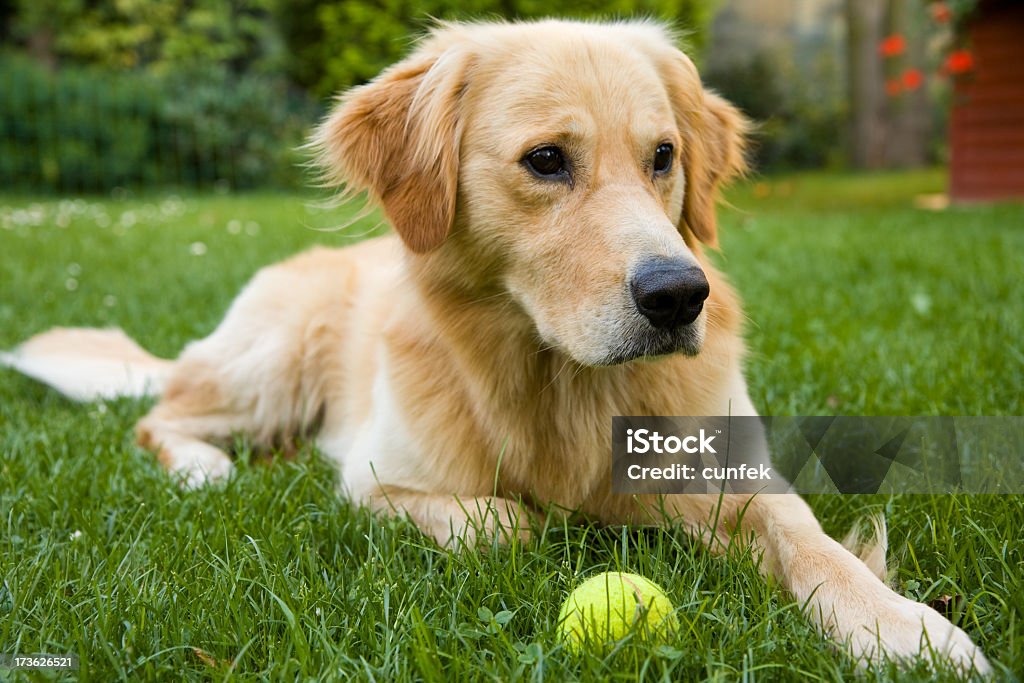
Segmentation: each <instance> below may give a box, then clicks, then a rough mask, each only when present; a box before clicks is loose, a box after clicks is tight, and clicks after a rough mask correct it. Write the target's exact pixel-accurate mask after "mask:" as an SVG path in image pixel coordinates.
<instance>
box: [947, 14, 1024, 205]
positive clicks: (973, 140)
mask: <svg viewBox="0 0 1024 683" xmlns="http://www.w3.org/2000/svg"><path fill="white" fill-rule="evenodd" d="M969 37H970V43H969V46H970V49H971V51H972V52H973V54H974V70H973V71H972V72H971V73H969V74H967V75H965V76H961V77H959V78H958V79H957V83H956V87H955V90H954V100H953V112H952V120H951V125H950V153H951V168H950V194H951V195H952V197H953V199H956V200H962V201H963V200H966V201H971V200H986V199H1006V198H1012V197H1018V198H1024V3H1020V2H983V3H982V5H981V8H980V9H979V11H978V15H977V17H976V18H975V19H974V20H973V21H972V23H971V25H970V29H969Z"/></svg>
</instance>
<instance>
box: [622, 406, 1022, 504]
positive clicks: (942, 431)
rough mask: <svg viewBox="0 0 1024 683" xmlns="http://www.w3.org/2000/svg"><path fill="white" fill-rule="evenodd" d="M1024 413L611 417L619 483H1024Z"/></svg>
mask: <svg viewBox="0 0 1024 683" xmlns="http://www.w3.org/2000/svg"><path fill="white" fill-rule="evenodd" d="M1022 455H1024V418H1022V417H934V416H926V417H905V416H897V417H881V416H870V417H867V416H839V417H832V416H829V417H820V416H809V417H721V416H718V417H678V416H677V417H616V418H613V420H612V490H613V491H614V492H615V493H622V494H639V493H661V494H671V493H694V494H698V493H699V494H707V493H718V492H723V491H724V492H726V493H754V492H760V493H957V492H959V493H1013V494H1020V493H1024V457H1022Z"/></svg>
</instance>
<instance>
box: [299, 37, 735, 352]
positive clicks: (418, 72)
mask: <svg viewBox="0 0 1024 683" xmlns="http://www.w3.org/2000/svg"><path fill="white" fill-rule="evenodd" d="M745 127H746V124H745V121H744V119H743V118H742V117H741V116H740V114H739V113H738V112H737V111H736V110H735V109H734V108H733V107H732V106H730V105H729V104H728V103H726V102H725V101H724V100H722V99H721V98H719V97H718V96H716V95H715V94H713V93H710V92H708V91H706V90H704V88H703V87H702V86H701V81H700V78H699V76H698V74H697V70H696V68H695V67H694V65H693V63H692V62H691V61H690V60H689V59H688V58H687V57H686V56H685V55H684V54H683V53H682V52H680V51H679V50H677V49H676V48H675V47H674V46H673V41H672V40H671V37H670V36H669V35H668V33H667V32H666V31H665V30H664V29H663V28H662V27H660V26H658V25H655V24H651V23H646V22H642V23H618V24H587V23H571V22H560V21H544V22H538V23H517V24H468V25H467V24H449V25H443V26H441V27H439V28H437V29H436V30H435V31H434V32H432V33H431V35H430V36H429V37H428V38H427V39H426V40H425V41H424V42H423V43H422V44H421V45H420V47H419V48H418V49H417V50H416V51H415V52H414V53H413V54H412V55H410V56H409V57H408V58H407V59H405V60H404V61H402V62H400V63H398V64H396V65H394V66H392V67H391V68H390V69H388V70H387V71H385V72H384V73H382V74H381V75H380V76H379V77H378V78H377V79H376V80H374V81H373V82H371V83H369V84H367V85H365V86H361V87H358V88H355V89H353V90H351V91H349V92H348V93H346V94H344V95H343V96H342V97H341V99H340V101H339V104H338V106H337V108H336V109H335V111H334V112H333V113H332V114H331V115H330V116H329V117H328V119H327V120H326V121H325V122H324V123H323V124H322V125H321V127H320V128H319V129H318V131H317V133H316V136H315V138H314V145H315V146H316V148H317V149H318V150H319V153H320V162H321V165H322V166H323V168H324V169H325V171H326V176H327V180H328V181H329V182H332V183H333V182H337V183H339V184H340V183H344V184H347V186H348V188H349V190H350V191H353V190H354V191H362V190H366V191H368V192H369V194H370V196H371V197H372V198H373V199H375V200H376V201H378V202H379V203H380V204H381V206H382V207H383V209H384V212H385V214H386V215H387V218H388V219H389V221H390V222H391V223H392V224H393V225H394V227H395V230H396V231H397V232H398V234H399V235H400V236H401V238H402V240H403V241H404V242H405V244H406V246H407V247H408V248H409V250H410V251H411V252H413V253H415V254H419V255H422V256H421V257H420V258H422V259H426V260H428V261H431V262H434V263H437V264H442V263H443V264H444V265H443V266H441V265H438V266H437V269H438V273H440V272H441V271H442V270H443V271H444V272H445V273H446V275H445V276H444V277H447V278H448V279H450V280H452V282H458V283H459V286H462V287H465V288H468V289H470V290H475V291H476V292H477V293H478V294H480V293H489V292H493V291H504V292H507V293H508V294H509V295H511V297H512V298H513V299H514V300H515V301H516V302H517V303H518V305H519V306H520V307H521V308H522V310H523V311H524V312H525V313H526V314H527V315H528V316H529V317H530V318H531V319H532V320H533V323H534V325H535V327H536V329H537V331H538V333H539V335H540V337H541V338H542V340H543V341H544V343H546V344H549V345H551V346H553V347H556V348H559V349H561V350H563V351H564V352H566V353H568V354H569V355H570V356H572V357H573V358H574V359H575V360H576V361H578V362H579V363H582V364H587V365H604V364H611V363H619V362H625V361H628V360H632V359H635V358H640V357H645V356H656V355H661V354H666V353H673V352H676V351H682V352H684V353H688V354H695V353H697V352H698V351H699V350H700V347H701V343H702V341H703V337H704V330H705V325H706V314H702V308H703V303H704V300H705V299H706V298H707V296H708V282H707V279H706V278H705V275H704V272H703V271H702V269H701V266H700V264H699V262H698V259H697V252H698V250H699V248H700V247H699V245H698V242H703V243H705V244H709V245H714V244H715V243H716V225H715V206H714V204H715V195H716V189H717V187H718V185H719V184H720V183H721V182H723V181H724V180H726V179H728V178H730V177H732V176H734V175H736V174H737V173H739V172H741V171H742V169H743V154H742V147H743V134H744V131H745ZM438 276H439V277H441V275H440V274H439V275H438ZM470 293H472V291H471V292H470Z"/></svg>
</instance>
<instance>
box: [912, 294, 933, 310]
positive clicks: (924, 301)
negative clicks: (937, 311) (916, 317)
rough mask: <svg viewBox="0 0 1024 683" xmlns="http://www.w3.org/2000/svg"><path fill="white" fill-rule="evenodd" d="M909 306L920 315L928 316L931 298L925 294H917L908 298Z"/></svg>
mask: <svg viewBox="0 0 1024 683" xmlns="http://www.w3.org/2000/svg"><path fill="white" fill-rule="evenodd" d="M910 304H911V305H912V306H913V307H914V310H915V311H917V312H918V313H920V314H921V315H928V313H929V311H931V310H932V298H931V297H930V296H928V293H927V292H917V293H916V294H914V296H912V297H910Z"/></svg>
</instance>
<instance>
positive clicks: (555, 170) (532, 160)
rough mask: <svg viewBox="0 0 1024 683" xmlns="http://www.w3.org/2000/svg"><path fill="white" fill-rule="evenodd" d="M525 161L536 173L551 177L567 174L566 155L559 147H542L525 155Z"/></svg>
mask: <svg viewBox="0 0 1024 683" xmlns="http://www.w3.org/2000/svg"><path fill="white" fill-rule="evenodd" d="M523 163H525V164H526V166H527V168H529V169H530V170H531V171H533V172H534V173H535V174H536V175H538V176H541V177H544V178H550V177H554V176H561V175H564V174H565V157H564V156H562V150H560V149H558V148H557V147H541V148H540V149H535V150H533V151H532V152H530V153H529V154H527V155H526V156H525V157H523Z"/></svg>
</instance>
